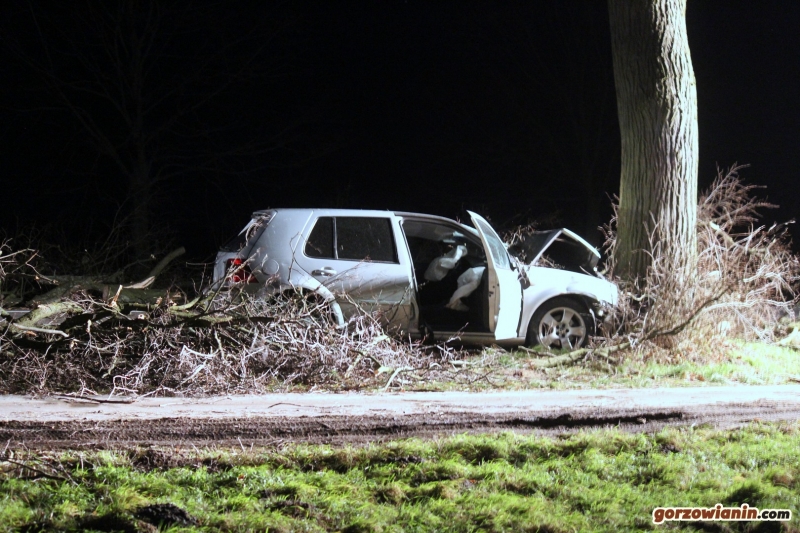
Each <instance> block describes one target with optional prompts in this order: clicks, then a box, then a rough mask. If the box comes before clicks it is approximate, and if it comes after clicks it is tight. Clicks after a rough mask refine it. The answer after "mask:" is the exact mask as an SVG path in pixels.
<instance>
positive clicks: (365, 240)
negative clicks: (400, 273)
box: [335, 217, 397, 263]
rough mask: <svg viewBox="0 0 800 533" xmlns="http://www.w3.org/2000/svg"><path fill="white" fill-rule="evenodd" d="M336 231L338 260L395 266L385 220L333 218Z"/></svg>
mask: <svg viewBox="0 0 800 533" xmlns="http://www.w3.org/2000/svg"><path fill="white" fill-rule="evenodd" d="M335 228H336V254H337V257H338V258H339V259H349V260H353V261H363V260H369V261H380V262H386V263H397V251H396V250H395V246H394V236H393V234H392V226H391V221H390V220H389V219H388V218H372V217H336V222H335Z"/></svg>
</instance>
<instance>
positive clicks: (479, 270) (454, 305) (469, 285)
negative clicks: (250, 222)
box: [445, 266, 486, 311]
mask: <svg viewBox="0 0 800 533" xmlns="http://www.w3.org/2000/svg"><path fill="white" fill-rule="evenodd" d="M484 270H486V267H485V266H480V267H472V268H470V269H468V270H466V271H465V272H464V273H463V274H461V275H460V276H458V281H457V283H458V288H457V289H456V292H454V293H453V296H451V297H450V301H449V302H448V303H447V305H446V306H445V307H447V308H448V309H452V310H454V311H469V307H467V306H466V305H464V302H462V301H461V298H464V297H465V296H469V295H470V294H472V293H473V292H475V289H477V288H478V285H480V284H481V277H483V271H484Z"/></svg>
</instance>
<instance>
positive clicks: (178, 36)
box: [3, 0, 288, 257]
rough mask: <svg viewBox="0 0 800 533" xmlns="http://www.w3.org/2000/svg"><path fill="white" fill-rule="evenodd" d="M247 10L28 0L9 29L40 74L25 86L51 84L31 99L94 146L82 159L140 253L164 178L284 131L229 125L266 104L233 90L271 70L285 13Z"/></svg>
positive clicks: (270, 148)
mask: <svg viewBox="0 0 800 533" xmlns="http://www.w3.org/2000/svg"><path fill="white" fill-rule="evenodd" d="M244 9H246V7H241V8H240V7H237V8H236V11H235V14H236V17H233V16H232V15H231V13H232V12H233V11H232V10H231V9H230V7H229V6H228V5H226V4H225V3H224V2H211V1H202V2H190V3H173V2H162V1H159V0H142V1H137V0H111V1H106V0H83V1H81V2H79V3H77V4H75V3H69V4H66V3H64V4H63V5H62V4H61V3H48V2H39V1H37V0H30V1H29V2H28V3H27V4H26V5H24V9H19V10H18V12H16V13H15V16H13V17H10V18H12V19H14V27H9V28H6V29H7V30H8V31H4V34H5V36H4V38H3V41H4V45H5V47H6V49H7V50H9V51H10V52H11V54H12V57H14V58H16V59H17V60H18V62H19V63H20V64H22V65H24V66H25V67H26V68H27V69H28V70H29V71H32V72H34V73H35V74H36V76H37V79H38V80H39V81H38V84H39V85H38V86H36V87H34V91H32V92H35V91H37V90H40V91H39V92H42V93H45V94H46V95H43V96H41V97H40V98H38V99H36V100H33V99H32V102H33V103H32V105H31V108H34V107H35V108H36V109H35V111H36V112H38V113H49V114H55V115H57V116H58V118H57V119H56V120H58V121H61V122H69V121H71V122H72V124H74V125H75V127H76V132H77V135H76V137H77V138H79V139H80V143H79V144H83V145H87V146H86V148H88V150H85V151H84V153H91V152H93V153H94V154H95V159H96V162H95V163H94V164H93V165H94V166H93V167H92V164H84V168H86V167H91V168H92V169H93V171H94V172H95V173H97V174H101V173H102V174H103V177H102V178H101V180H102V186H107V187H109V188H110V187H112V186H114V185H116V190H118V191H121V193H120V196H121V198H117V199H116V200H117V201H118V203H119V204H120V206H121V212H122V214H123V215H124V220H125V223H126V226H127V228H128V237H129V238H130V242H131V244H132V245H133V247H134V250H135V253H136V254H137V255H138V256H140V257H141V256H145V257H146V254H147V253H149V252H150V249H149V247H150V243H151V239H152V233H151V232H152V229H153V224H152V222H151V217H152V215H153V213H154V211H155V206H156V205H157V202H159V201H163V200H165V199H166V198H168V196H169V195H168V194H167V191H168V184H169V183H170V182H172V183H175V180H176V178H178V177H185V176H186V174H187V173H189V172H190V173H192V175H193V180H192V186H197V185H200V184H198V183H197V179H198V178H200V179H203V177H204V176H208V175H209V174H212V173H218V171H219V169H220V168H222V167H225V166H226V165H224V164H220V160H222V159H225V158H228V159H233V158H236V157H240V158H242V159H244V158H246V157H252V156H253V155H254V154H261V153H268V152H275V151H278V149H277V148H276V147H277V146H278V144H279V143H278V142H277V141H276V139H278V138H281V134H282V133H284V132H281V131H264V129H263V127H262V135H261V136H260V137H259V138H257V139H256V140H252V139H250V140H247V141H240V139H241V136H239V137H237V136H236V135H235V133H236V131H237V130H239V129H241V125H242V122H244V121H246V120H247V119H248V118H250V119H251V120H252V118H253V117H254V116H261V117H263V110H252V109H251V110H248V109H247V107H246V106H243V105H241V103H239V108H238V109H236V106H235V105H233V104H235V103H237V102H232V101H235V100H237V98H236V97H234V96H233V95H232V92H231V89H232V88H233V87H235V86H237V85H238V86H241V85H247V84H250V85H254V80H256V79H258V80H259V81H260V82H263V81H264V79H265V78H269V77H277V75H278V74H279V71H280V68H281V66H280V65H277V66H276V64H277V63H278V61H279V60H277V59H276V57H277V54H275V53H274V50H273V49H272V48H271V46H272V45H273V44H274V41H275V40H276V38H277V37H278V36H279V35H281V32H282V31H283V30H284V29H285V28H286V26H287V20H288V18H287V17H284V16H282V15H278V14H276V13H273V12H269V11H267V10H266V9H263V10H261V11H257V12H254V13H250V14H249V15H250V16H246V15H245V14H243V13H241V11H242V10H244ZM209 22H213V24H209ZM249 90H250V91H254V90H253V89H252V88H250V89H249ZM239 99H240V98H239ZM222 103H224V104H225V105H224V106H223V105H221V104H222ZM223 107H224V109H223ZM31 108H29V109H26V110H24V111H31ZM232 109H233V110H234V111H231V110H232ZM243 111H244V114H243ZM248 115H249V116H248ZM65 117H66V120H65ZM275 129H276V130H278V129H279V128H278V127H276V128H275ZM232 138H236V139H237V141H240V142H239V144H234V143H232V142H230V140H231V139H232ZM281 140H284V141H285V138H281ZM65 142H68V141H65ZM231 166H232V165H231ZM98 168H99V169H100V170H97V169H98ZM201 183H202V182H201ZM170 192H174V191H170Z"/></svg>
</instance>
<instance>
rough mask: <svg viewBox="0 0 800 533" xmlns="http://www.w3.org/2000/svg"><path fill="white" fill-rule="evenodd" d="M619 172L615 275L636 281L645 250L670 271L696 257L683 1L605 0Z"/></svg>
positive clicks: (690, 81)
mask: <svg viewBox="0 0 800 533" xmlns="http://www.w3.org/2000/svg"><path fill="white" fill-rule="evenodd" d="M608 6H609V18H610V23H611V41H612V52H613V60H614V82H615V85H616V91H617V109H618V113H619V125H620V134H621V137H622V139H621V140H622V172H621V177H620V199H619V218H618V220H617V228H618V233H617V243H616V249H615V251H614V252H615V259H616V263H617V272H616V273H617V274H620V275H622V276H623V277H628V278H636V277H638V278H640V279H643V278H644V276H645V275H646V273H647V269H648V267H649V266H650V265H651V264H652V257H651V255H650V254H651V253H654V254H658V255H659V256H660V257H662V258H666V259H667V260H669V261H670V265H672V266H673V268H675V269H676V274H678V275H681V276H683V275H687V274H688V273H689V272H691V269H692V267H693V265H694V262H695V258H696V255H697V233H696V227H695V224H696V218H697V213H696V209H697V159H698V146H697V136H698V133H697V90H696V86H695V78H694V71H693V69H692V60H691V56H690V54H689V41H688V36H687V33H686V0H609V2H608Z"/></svg>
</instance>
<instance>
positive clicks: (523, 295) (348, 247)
mask: <svg viewBox="0 0 800 533" xmlns="http://www.w3.org/2000/svg"><path fill="white" fill-rule="evenodd" d="M469 215H470V217H471V220H472V226H468V225H466V224H461V223H459V222H456V221H454V220H450V219H447V218H443V217H438V216H433V215H424V214H417V213H405V212H392V211H366V210H352V209H269V210H264V211H257V212H255V213H253V216H252V219H251V220H250V222H249V223H248V224H247V225H246V226H245V228H244V229H243V230H242V231H241V232H240V234H239V235H238V236H237V237H236V238H234V239H233V240H232V241H231V242H229V243H228V244H227V245H225V246H224V247H223V248H222V250H221V251H220V252H219V253H218V254H217V259H216V263H215V266H214V286H215V287H217V288H226V287H233V286H236V287H240V288H244V289H245V290H246V291H248V292H252V293H254V294H256V295H258V296H261V297H269V296H272V295H275V294H277V293H280V292H283V291H289V290H295V289H297V288H302V289H304V290H306V291H311V292H312V293H315V294H318V295H320V296H322V297H323V298H325V299H326V300H328V301H330V302H331V307H332V309H333V312H334V314H335V316H336V319H337V321H339V323H340V324H343V323H344V322H345V321H346V320H347V317H348V316H350V315H352V314H353V313H355V312H356V311H357V308H361V309H363V310H365V311H367V312H377V313H379V314H380V316H381V318H382V320H384V322H385V323H386V324H387V325H388V326H389V327H390V328H391V329H392V330H393V331H394V332H396V333H399V334H401V335H408V336H410V337H412V338H422V337H426V336H427V337H429V338H433V339H435V340H447V339H450V338H453V337H455V336H458V337H459V338H460V340H461V342H464V343H470V344H490V343H499V344H507V345H513V344H516V345H520V344H527V345H537V344H542V345H544V346H546V347H548V348H554V349H574V348H577V347H580V346H582V345H583V344H585V343H586V341H587V339H588V337H589V336H590V335H591V334H592V333H593V331H594V329H595V327H596V326H597V324H598V322H599V321H600V319H601V316H602V313H603V307H604V306H608V305H614V304H615V303H616V301H617V289H616V287H615V286H614V285H613V284H612V283H609V282H608V281H606V280H604V279H602V278H601V277H600V276H599V275H598V274H597V272H596V266H597V261H598V260H599V257H600V254H599V253H598V252H597V250H595V249H594V248H593V247H592V246H590V245H589V244H588V243H587V242H586V241H584V240H583V239H581V238H580V237H579V236H577V235H575V234H574V233H572V232H570V231H569V230H565V229H562V230H555V231H552V232H540V233H537V234H534V235H532V236H531V237H529V238H528V239H527V240H526V241H525V242H524V243H523V244H522V246H523V247H524V255H525V256H527V257H528V258H530V264H523V263H522V262H520V261H518V260H517V259H515V258H514V257H513V256H512V255H511V254H509V251H508V250H507V248H506V246H505V245H504V244H503V241H502V240H501V239H500V237H499V236H498V235H497V233H496V232H495V231H494V229H493V228H492V227H491V225H490V224H489V223H488V222H487V221H486V220H485V219H483V218H482V217H481V216H480V215H478V214H476V213H472V212H469ZM545 253H547V255H548V257H549V259H550V261H552V262H553V263H551V264H557V265H559V267H560V268H554V267H552V266H551V267H545V266H537V261H539V260H540V259H541V258H542V257H543V254H545Z"/></svg>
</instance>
